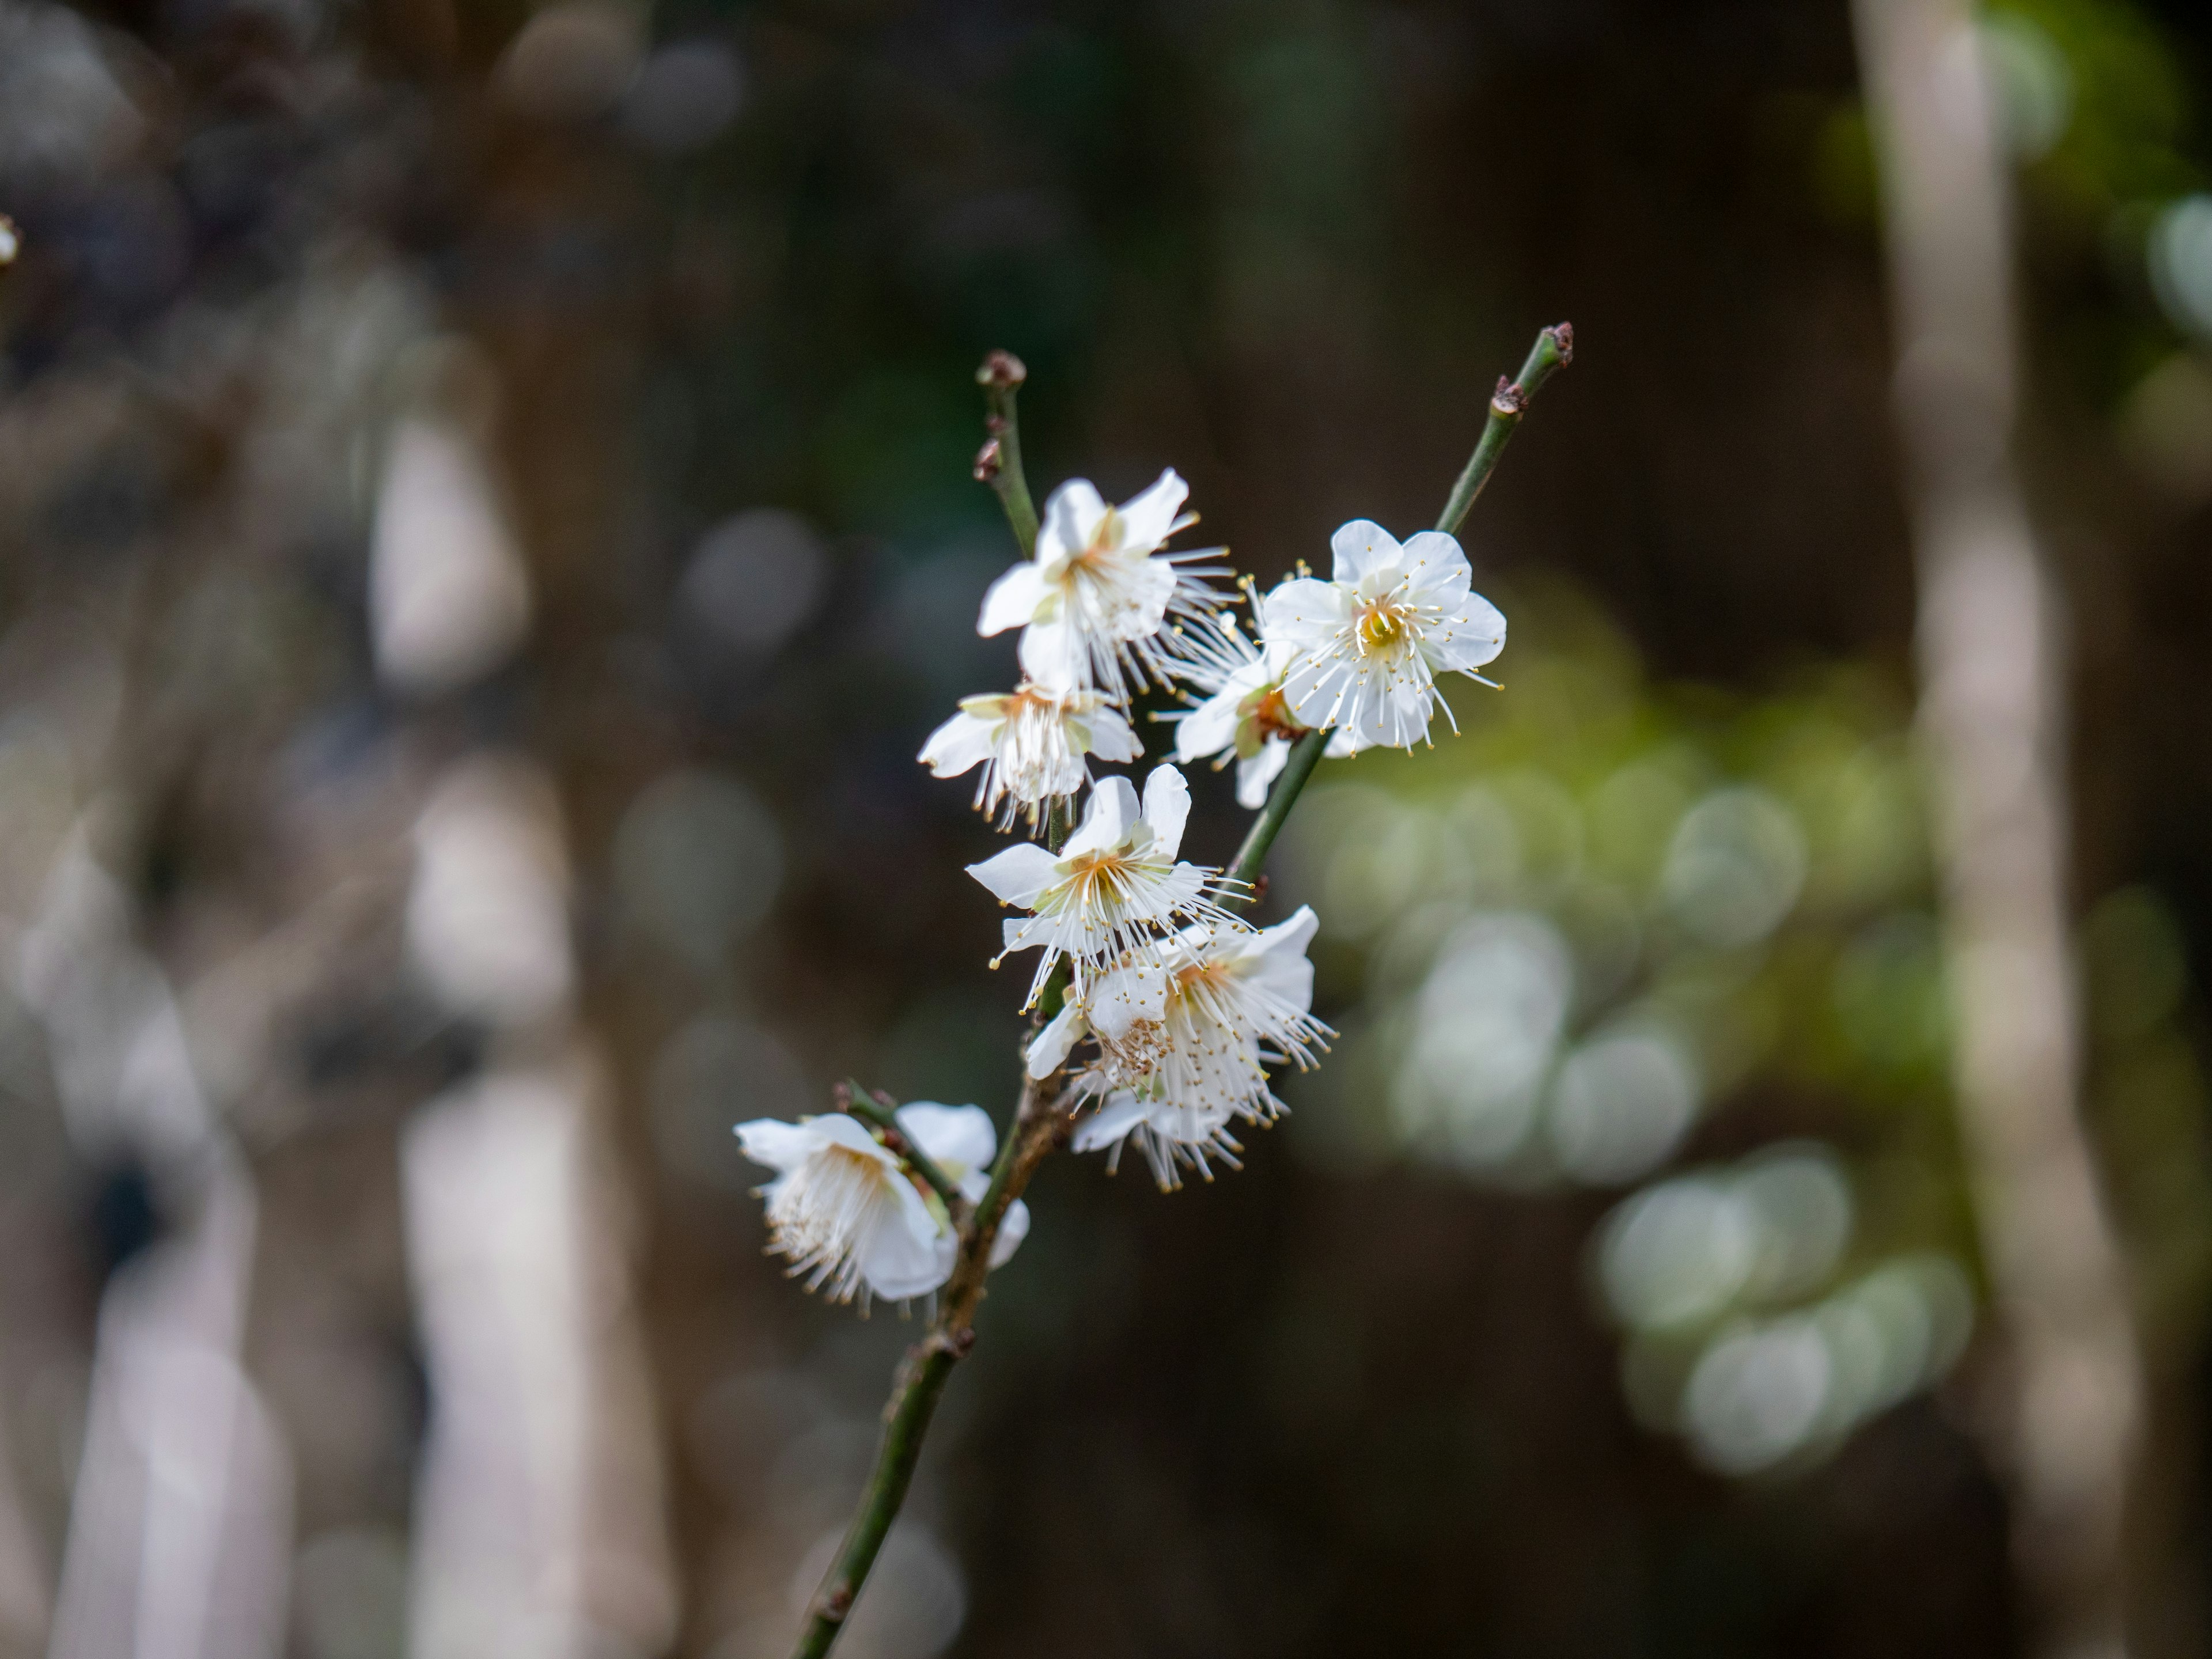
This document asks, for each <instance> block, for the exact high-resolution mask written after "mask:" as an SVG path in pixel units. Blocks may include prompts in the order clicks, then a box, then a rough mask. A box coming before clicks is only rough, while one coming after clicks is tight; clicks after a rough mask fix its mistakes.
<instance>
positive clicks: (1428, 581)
mask: <svg viewBox="0 0 2212 1659" xmlns="http://www.w3.org/2000/svg"><path fill="white" fill-rule="evenodd" d="M1398 566H1399V568H1401V570H1403V571H1404V572H1405V573H1406V574H1407V576H1409V577H1410V578H1411V579H1412V587H1413V593H1412V597H1413V599H1414V600H1415V601H1416V602H1417V603H1419V604H1423V605H1443V606H1444V608H1445V609H1447V610H1449V609H1451V608H1453V607H1454V606H1455V605H1458V603H1459V596H1460V595H1461V594H1462V593H1464V592H1467V587H1468V582H1469V581H1471V580H1474V571H1473V570H1471V569H1469V568H1468V562H1467V554H1466V553H1465V552H1464V551H1463V550H1462V549H1461V547H1460V544H1459V541H1458V538H1455V537H1452V536H1447V535H1446V534H1444V532H1443V531H1441V530H1424V531H1423V532H1421V533H1420V534H1419V535H1418V536H1414V537H1412V538H1408V540H1407V543H1406V544H1405V546H1403V547H1402V548H1401V549H1399V550H1398Z"/></svg>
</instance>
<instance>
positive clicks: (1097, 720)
mask: <svg viewBox="0 0 2212 1659" xmlns="http://www.w3.org/2000/svg"><path fill="white" fill-rule="evenodd" d="M1076 723H1077V724H1078V725H1079V726H1081V727H1082V728H1083V730H1084V732H1085V735H1086V736H1087V737H1088V738H1089V739H1090V744H1091V753H1092V754H1094V755H1096V756H1097V757H1098V758H1099V759H1100V760H1103V761H1133V760H1135V759H1137V758H1139V757H1140V756H1142V755H1143V754H1144V752H1145V746H1144V744H1140V743H1139V742H1138V741H1137V734H1136V732H1134V731H1133V729H1131V727H1130V725H1129V722H1128V721H1127V720H1123V719H1122V718H1121V715H1120V714H1118V713H1117V712H1115V710H1114V709H1111V708H1098V709H1096V710H1094V711H1093V712H1092V713H1091V714H1085V715H1082V716H1081V717H1080V718H1079V720H1077V722H1076Z"/></svg>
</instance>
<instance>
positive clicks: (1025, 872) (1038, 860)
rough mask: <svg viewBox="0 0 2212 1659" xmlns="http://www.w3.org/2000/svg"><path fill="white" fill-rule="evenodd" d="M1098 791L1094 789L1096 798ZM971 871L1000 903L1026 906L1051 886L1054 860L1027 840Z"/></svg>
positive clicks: (975, 865)
mask: <svg viewBox="0 0 2212 1659" xmlns="http://www.w3.org/2000/svg"><path fill="white" fill-rule="evenodd" d="M1123 787H1125V788H1126V787H1127V785H1124V786H1123ZM1092 797H1093V799H1096V797H1097V791H1095V790H1094V791H1092ZM968 873H969V875H971V876H973V877H975V879H976V880H978V881H980V882H981V883H982V884H983V885H984V886H986V887H987V888H989V889H990V890H991V892H992V895H993V896H994V897H996V898H997V899H998V901H999V902H1000V903H1001V904H1021V905H1026V904H1028V903H1029V902H1030V901H1031V900H1033V899H1035V898H1036V896H1037V895H1038V894H1040V893H1042V892H1043V891H1044V890H1045V889H1046V888H1048V887H1049V886H1051V885H1052V884H1053V882H1054V879H1055V860H1054V858H1053V856H1052V854H1050V853H1048V852H1047V851H1046V850H1045V849H1044V848H1042V847H1039V846H1038V845H1037V844H1036V842H1026V841H1025V842H1018V843H1017V844H1015V845H1014V846H1012V847H1009V848H1006V851H1005V852H1003V853H1000V854H994V856H992V857H990V858H987V859H985V860H983V861H982V862H981V864H971V865H969V866H968Z"/></svg>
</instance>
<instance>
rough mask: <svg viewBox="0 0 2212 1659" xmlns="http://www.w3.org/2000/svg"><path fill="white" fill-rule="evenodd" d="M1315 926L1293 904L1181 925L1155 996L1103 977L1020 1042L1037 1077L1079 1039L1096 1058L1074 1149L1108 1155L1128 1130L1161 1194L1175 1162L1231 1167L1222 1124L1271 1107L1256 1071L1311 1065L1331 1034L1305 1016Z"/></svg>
mask: <svg viewBox="0 0 2212 1659" xmlns="http://www.w3.org/2000/svg"><path fill="white" fill-rule="evenodd" d="M1315 927H1316V921H1315V917H1314V913H1313V911H1312V910H1311V909H1310V908H1306V907H1304V906H1301V907H1300V908H1299V909H1298V911H1297V914H1296V915H1292V916H1291V918H1290V919H1289V920H1288V921H1283V922H1280V923H1278V924H1277V925H1276V926H1274V927H1269V928H1266V929H1264V930H1260V931H1255V930H1254V929H1252V928H1249V927H1244V926H1243V925H1242V924H1238V925H1236V926H1233V927H1226V928H1224V927H1191V928H1186V929H1185V930H1184V931H1183V932H1182V933H1181V934H1179V935H1178V936H1177V937H1176V939H1175V940H1173V941H1172V942H1171V943H1170V945H1169V947H1168V949H1167V951H1166V953H1165V955H1164V960H1163V964H1162V969H1164V971H1161V973H1160V978H1159V980H1158V986H1157V988H1155V987H1154V986H1153V985H1152V984H1151V983H1148V982H1146V981H1144V980H1142V979H1141V978H1140V977H1134V976H1132V975H1131V971H1130V970H1128V969H1124V970H1122V971H1121V980H1122V982H1121V984H1120V985H1118V986H1117V985H1115V984H1114V982H1113V981H1114V980H1115V975H1109V976H1107V977H1106V978H1104V979H1102V980H1101V981H1099V983H1098V985H1097V987H1085V990H1086V994H1085V996H1084V997H1083V998H1082V999H1080V1000H1079V1002H1072V1003H1071V1005H1070V1008H1069V1009H1064V1010H1063V1011H1062V1012H1061V1014H1060V1018H1056V1019H1054V1021H1053V1023H1052V1024H1050V1025H1048V1026H1047V1027H1046V1028H1045V1029H1044V1030H1043V1031H1042V1032H1040V1033H1039V1034H1038V1036H1037V1038H1036V1042H1033V1043H1032V1044H1031V1045H1030V1054H1029V1070H1030V1075H1031V1076H1033V1077H1042V1076H1048V1075H1050V1073H1052V1071H1053V1070H1054V1069H1055V1068H1056V1067H1057V1066H1060V1065H1061V1064H1063V1063H1064V1062H1065V1061H1066V1058H1067V1055H1068V1054H1069V1052H1070V1051H1071V1050H1072V1049H1073V1046H1074V1044H1075V1043H1076V1042H1078V1041H1080V1040H1081V1039H1082V1038H1083V1037H1085V1036H1089V1037H1091V1039H1093V1040H1094V1041H1095V1042H1097V1047H1098V1058H1097V1060H1096V1061H1094V1062H1093V1063H1092V1064H1091V1066H1090V1067H1088V1068H1087V1069H1086V1071H1085V1073H1084V1074H1083V1075H1082V1076H1081V1077H1080V1078H1079V1079H1078V1082H1077V1087H1078V1088H1079V1090H1081V1091H1085V1092H1087V1093H1092V1094H1097V1095H1100V1096H1103V1098H1104V1103H1103V1106H1102V1107H1101V1108H1100V1109H1099V1111H1098V1112H1097V1114H1096V1115H1094V1116H1092V1117H1091V1118H1090V1119H1089V1120H1088V1121H1085V1123H1084V1124H1083V1125H1082V1127H1080V1128H1079V1129H1078V1131H1077V1132H1076V1140H1075V1144H1076V1146H1077V1149H1078V1150H1079V1151H1095V1150H1097V1149H1099V1148H1102V1147H1113V1148H1115V1153H1114V1156H1115V1158H1116V1159H1118V1158H1119V1156H1120V1153H1119V1150H1118V1149H1119V1146H1120V1144H1121V1141H1122V1140H1123V1139H1124V1138H1126V1137H1127V1136H1129V1135H1131V1134H1133V1133H1134V1134H1136V1136H1137V1139H1138V1142H1139V1146H1140V1148H1141V1149H1142V1151H1143V1152H1144V1153H1145V1157H1146V1161H1147V1162H1148V1163H1150V1164H1151V1165H1152V1173H1153V1175H1154V1176H1155V1177H1156V1178H1157V1179H1158V1181H1159V1182H1160V1184H1161V1185H1162V1186H1163V1187H1173V1186H1175V1185H1176V1184H1178V1182H1179V1177H1178V1176H1177V1174H1176V1170H1177V1167H1178V1165H1182V1166H1188V1167H1189V1168H1193V1169H1195V1170H1198V1171H1199V1172H1200V1175H1207V1174H1208V1173H1209V1171H1208V1170H1207V1167H1206V1154H1207V1153H1208V1152H1212V1154H1213V1155H1214V1156H1216V1157H1218V1158H1223V1159H1224V1160H1225V1161H1226V1162H1227V1163H1229V1164H1231V1166H1232V1167H1234V1166H1235V1164H1236V1153H1237V1151H1238V1150H1239V1148H1238V1147H1237V1143H1236V1141H1235V1140H1234V1139H1231V1137H1230V1135H1229V1133H1228V1126H1229V1124H1230V1122H1231V1120H1233V1119H1237V1118H1242V1119H1244V1120H1245V1121H1249V1122H1255V1123H1267V1122H1272V1121H1273V1120H1274V1119H1275V1118H1276V1117H1277V1116H1278V1115H1280V1113H1281V1111H1282V1109H1283V1108H1282V1103H1281V1102H1280V1101H1279V1100H1278V1099H1276V1098H1275V1095H1274V1091H1273V1090H1272V1089H1271V1088H1270V1087H1269V1086H1268V1083H1267V1071H1266V1067H1267V1066H1269V1065H1282V1064H1286V1063H1287V1064H1295V1065H1296V1066H1298V1067H1299V1069H1301V1070H1304V1069H1305V1068H1306V1067H1308V1066H1311V1065H1313V1064H1314V1063H1315V1059H1316V1050H1317V1049H1319V1048H1322V1047H1324V1046H1325V1040H1326V1039H1327V1038H1328V1036H1331V1035H1332V1033H1331V1032H1330V1031H1329V1029H1328V1027H1327V1026H1326V1025H1324V1024H1322V1023H1321V1022H1320V1021H1319V1020H1317V1019H1316V1018H1314V1016H1313V1012H1312V1008H1313V964H1312V963H1310V961H1308V960H1307V958H1306V954H1305V952H1306V946H1307V945H1308V943H1309V942H1310V940H1311V939H1312V938H1313V935H1314V929H1315Z"/></svg>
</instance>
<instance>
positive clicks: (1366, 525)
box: [1328, 519, 1398, 582]
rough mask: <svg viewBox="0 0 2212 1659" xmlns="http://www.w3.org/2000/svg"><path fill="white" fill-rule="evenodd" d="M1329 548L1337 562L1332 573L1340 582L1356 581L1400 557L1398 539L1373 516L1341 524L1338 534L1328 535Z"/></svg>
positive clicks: (1338, 527)
mask: <svg viewBox="0 0 2212 1659" xmlns="http://www.w3.org/2000/svg"><path fill="white" fill-rule="evenodd" d="M1328 547H1329V551H1330V552H1331V553H1332V554H1334V556H1335V561H1336V562H1335V566H1334V569H1333V570H1332V571H1331V573H1330V574H1333V575H1334V577H1335V578H1336V580H1339V581H1340V582H1356V581H1358V580H1359V579H1360V578H1361V577H1362V576H1364V575H1365V574H1367V573H1368V572H1369V571H1370V570H1373V569H1376V568H1379V567H1381V566H1383V565H1386V564H1390V563H1393V562H1395V560H1396V559H1397V556H1398V538H1396V537H1395V536H1393V535H1392V534H1391V533H1390V532H1389V531H1387V530H1385V529H1384V528H1383V526H1381V525H1379V524H1376V522H1375V521H1374V520H1372V519H1354V520H1352V521H1351V522H1350V523H1349V524H1343V525H1339V526H1337V530H1336V534H1334V536H1331V537H1330V538H1328Z"/></svg>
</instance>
